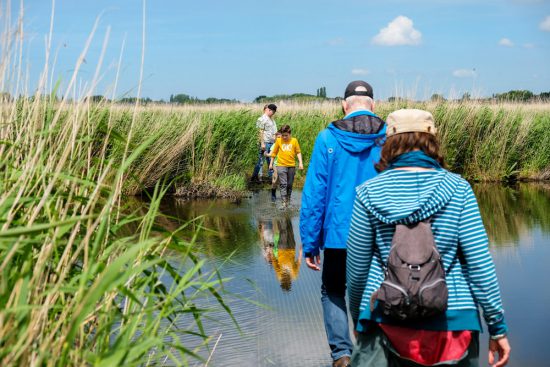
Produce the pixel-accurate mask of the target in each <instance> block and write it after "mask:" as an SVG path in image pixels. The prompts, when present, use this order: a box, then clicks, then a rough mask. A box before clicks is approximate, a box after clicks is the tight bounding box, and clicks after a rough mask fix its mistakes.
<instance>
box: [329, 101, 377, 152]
mask: <svg viewBox="0 0 550 367" xmlns="http://www.w3.org/2000/svg"><path fill="white" fill-rule="evenodd" d="M327 129H328V131H329V132H330V133H331V134H332V135H333V136H334V138H336V140H337V141H338V143H339V144H340V146H341V147H342V148H344V149H345V150H347V151H349V152H352V153H360V152H363V151H365V150H368V149H370V148H371V147H372V146H373V145H375V144H380V143H381V142H383V139H384V138H385V136H386V124H385V123H384V121H383V120H382V119H381V118H379V117H378V116H376V115H373V114H370V113H368V114H367V113H366V111H365V113H360V114H355V115H351V116H350V117H348V118H345V119H343V120H338V121H334V122H332V123H331V124H330V125H329V126H328V128H327Z"/></svg>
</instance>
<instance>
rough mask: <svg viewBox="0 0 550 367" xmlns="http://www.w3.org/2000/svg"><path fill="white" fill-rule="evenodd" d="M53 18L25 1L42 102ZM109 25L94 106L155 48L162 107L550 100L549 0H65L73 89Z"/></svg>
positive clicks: (62, 59) (62, 33)
mask: <svg viewBox="0 0 550 367" xmlns="http://www.w3.org/2000/svg"><path fill="white" fill-rule="evenodd" d="M0 3H2V5H3V6H4V9H6V6H5V4H6V0H0ZM18 11H19V3H18V2H17V1H16V2H14V3H12V5H11V13H12V14H15V13H17V12H18ZM0 12H1V10H0ZM4 13H6V12H4ZM51 13H52V2H51V1H47V0H27V1H25V2H24V29H25V36H24V45H25V50H24V53H23V55H24V59H25V65H26V66H27V70H28V73H29V76H28V79H29V82H28V83H29V89H30V90H32V89H33V88H35V85H36V83H37V80H38V76H39V75H40V72H41V71H42V69H43V68H44V65H45V54H46V51H45V49H46V43H47V42H46V40H47V36H48V34H49V30H50V16H51ZM96 20H97V21H98V25H97V29H96V31H95V33H94V34H93V39H92V41H91V44H90V49H89V51H88V53H87V54H86V56H85V62H84V63H83V64H82V67H81V69H80V70H79V73H78V75H77V88H76V92H74V93H75V95H76V94H82V93H85V90H86V88H87V87H89V86H90V84H91V82H90V81H91V80H92V79H93V78H94V75H95V74H96V66H97V65H98V63H99V60H100V59H101V55H103V57H102V60H103V62H102V67H101V70H100V72H99V74H98V75H99V76H100V82H99V83H98V84H97V86H96V87H95V91H94V93H93V94H105V95H109V96H110V95H111V94H113V89H114V85H115V81H116V90H115V91H114V95H115V96H116V97H118V98H120V97H123V96H135V95H136V94H137V93H138V89H139V88H138V85H139V81H140V71H141V65H142V63H141V60H142V44H144V45H145V49H144V53H143V55H144V62H143V79H142V85H141V96H142V97H150V98H152V99H155V100H159V99H164V100H168V99H169V98H170V95H171V94H179V93H184V94H188V95H191V96H194V97H198V98H201V99H204V98H208V97H216V98H230V99H238V100H241V101H252V100H253V99H254V98H256V97H257V96H260V95H268V96H269V95H275V94H292V93H310V94H316V91H317V89H318V88H320V87H323V86H324V87H326V91H327V96H329V97H338V96H342V94H343V92H344V89H345V87H346V85H347V83H348V82H350V81H352V80H357V79H362V80H365V81H367V82H369V83H370V84H371V85H372V86H373V88H374V94H375V98H376V99H379V100H384V99H387V98H388V97H391V96H399V97H408V98H414V99H427V98H429V97H430V96H431V95H432V94H434V93H439V94H443V95H444V96H446V97H448V98H458V97H460V96H462V95H463V93H470V94H472V95H474V96H490V95H492V94H493V93H502V92H506V91H508V90H512V89H527V90H531V91H533V92H534V93H536V94H538V93H540V92H547V91H550V66H549V65H550V0H415V1H410V0H384V1H382V0H379V1H370V0H363V1H359V0H339V1H328V0H314V1H313V0H294V1H290V0H277V1H272V0H242V1H235V0H233V1H232V0H217V1H216V0H201V1H196V0H194V1H188V0H180V1H175V0H157V1H152V0H150V1H146V2H145V3H144V2H143V1H139V0H93V1H92V0H89V1H80V0H57V1H55V7H54V21H53V33H52V40H51V55H52V56H51V57H50V61H49V64H51V66H50V73H52V74H51V76H50V78H51V79H52V80H59V81H60V83H61V85H62V89H63V88H64V87H66V86H67V84H68V81H69V80H70V79H71V76H72V74H73V73H74V70H75V65H76V63H77V60H78V58H79V55H80V54H81V52H82V51H83V49H84V47H85V44H86V40H87V39H88V37H89V36H90V34H91V32H92V29H93V28H94V23H95V22H96ZM143 20H145V22H143ZM143 27H144V28H145V32H143V29H144V28H143ZM143 33H144V34H145V40H144V42H143V37H142V36H143ZM104 45H105V46H104ZM103 49H104V50H105V51H104V52H102V50H103ZM119 60H121V62H120V63H119ZM119 64H120V68H118V66H119ZM117 70H118V72H117ZM117 75H118V77H117Z"/></svg>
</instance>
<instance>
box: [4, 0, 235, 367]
mask: <svg viewBox="0 0 550 367" xmlns="http://www.w3.org/2000/svg"><path fill="white" fill-rule="evenodd" d="M5 9H6V8H4V4H3V3H2V4H0V23H2V24H3V25H5V29H6V30H5V32H6V33H7V35H6V34H1V35H0V51H1V52H0V91H3V90H8V89H9V90H11V91H12V95H19V93H22V95H23V96H22V97H18V98H16V99H12V98H6V95H5V94H2V95H1V96H0V365H1V366H17V367H18V366H88V365H90V366H91V365H94V366H144V365H165V364H169V365H184V366H187V365H191V364H195V363H197V362H204V361H206V360H207V357H208V355H209V354H210V353H212V349H209V348H210V335H207V332H206V331H205V329H204V327H203V324H202V320H203V318H204V317H208V315H209V314H210V313H211V312H217V313H218V314H219V311H220V310H221V311H222V312H226V314H227V315H228V319H229V320H231V319H232V314H231V311H230V309H229V307H228V305H227V302H226V301H227V297H228V295H227V293H226V292H225V290H224V285H223V284H224V283H223V282H224V279H223V278H222V277H221V276H220V275H219V273H218V272H217V270H216V269H213V268H212V266H209V265H208V264H206V262H205V260H203V259H202V258H201V257H200V255H199V254H197V250H196V247H195V245H194V241H193V236H191V237H181V236H179V234H180V232H181V231H183V230H184V229H185V228H186V227H187V226H188V225H189V223H179V224H178V225H177V226H175V227H174V228H172V229H170V230H168V229H165V228H163V227H162V226H160V225H158V223H159V216H160V212H159V205H160V201H161V199H162V198H163V196H164V195H165V194H166V190H167V187H169V185H167V182H168V181H167V180H168V178H167V177H166V176H163V175H162V174H160V173H159V175H158V176H155V180H154V182H153V181H151V180H150V181H147V182H146V184H147V187H148V188H149V191H148V195H149V198H148V201H147V206H146V208H145V209H140V210H134V209H132V207H131V206H129V205H126V202H127V197H126V196H124V195H123V190H124V189H125V187H127V186H129V185H130V186H131V184H128V183H129V182H132V183H133V182H136V181H135V175H134V173H133V172H132V170H130V167H132V168H135V167H141V164H142V162H144V161H145V162H147V164H151V163H154V164H158V165H159V166H160V167H161V168H162V171H163V172H164V171H165V172H171V171H170V169H169V167H165V166H162V163H165V162H166V161H163V162H158V161H157V160H155V159H156V158H155V157H156V151H155V144H158V138H159V134H158V133H157V132H155V131H145V130H144V129H143V128H142V127H141V128H140V129H135V128H134V127H133V126H134V124H133V121H135V120H136V119H135V115H136V112H137V110H136V109H132V108H127V107H125V108H124V109H123V111H121V113H118V112H117V111H118V110H117V108H116V107H114V106H112V105H110V104H91V103H89V102H88V100H87V99H86V98H83V99H81V100H73V101H70V100H68V99H67V98H61V99H58V98H57V95H63V96H71V95H73V94H74V93H73V92H74V88H75V83H74V81H75V76H76V74H77V72H78V71H77V70H78V67H79V65H80V63H81V61H79V63H77V66H76V69H75V74H74V76H73V78H72V79H71V80H70V81H69V82H68V86H67V89H66V90H63V91H59V90H57V89H55V88H54V90H53V92H52V93H51V94H48V95H45V94H43V93H40V91H43V90H45V89H47V88H46V83H47V80H51V78H50V76H49V74H48V73H49V71H48V70H49V69H48V65H46V66H45V68H44V72H43V76H42V77H41V78H40V82H39V86H38V88H37V92H36V94H34V95H33V96H32V97H25V95H28V93H26V91H25V88H24V82H23V81H24V80H25V78H24V77H23V76H22V74H21V68H20V67H19V66H18V65H20V62H21V59H20V58H19V57H18V55H21V54H22V49H23V47H22V45H23V34H22V27H21V20H19V21H17V22H16V23H17V25H16V26H15V27H14V28H12V27H11V20H10V19H9V15H10V14H11V11H10V10H9V2H8V3H7V9H8V11H7V12H4V10H5ZM3 16H4V17H6V18H7V19H4V18H3ZM4 21H5V22H4ZM3 22H4V23H3ZM92 33H93V32H92ZM50 37H51V36H50ZM50 39H51V38H50ZM86 48H87V46H86V47H85V49H86ZM84 54H85V52H83V55H82V57H81V58H80V60H82V59H83V57H84ZM94 84H95V83H94V82H92V83H91V84H90V85H91V86H92V87H93V85H94ZM91 93H92V90H91V89H90V90H89V91H86V93H85V94H84V96H86V95H91ZM134 108H138V107H137V106H135V107H134ZM148 116H150V115H149V114H143V115H141V117H140V120H139V121H140V122H141V123H144V122H145V121H147V118H148ZM115 123H116V127H115ZM119 128H124V130H117V129H119ZM140 134H141V135H140ZM133 135H135V136H137V139H132V138H131V137H132V136H133ZM178 139H180V140H182V144H183V143H185V141H184V139H185V134H183V137H182V136H179V134H178ZM170 143H172V142H170ZM196 228H197V230H198V229H199V228H200V226H196ZM182 238H189V240H187V241H186V240H182ZM189 336H190V337H191V339H192V340H193V341H194V342H193V343H192V344H189V340H190V338H189ZM184 340H185V341H184ZM212 344H214V343H212Z"/></svg>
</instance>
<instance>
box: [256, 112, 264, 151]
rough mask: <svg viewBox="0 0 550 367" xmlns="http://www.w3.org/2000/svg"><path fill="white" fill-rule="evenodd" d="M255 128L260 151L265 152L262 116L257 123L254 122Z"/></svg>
mask: <svg viewBox="0 0 550 367" xmlns="http://www.w3.org/2000/svg"><path fill="white" fill-rule="evenodd" d="M256 127H257V128H258V134H259V135H258V136H259V139H260V147H261V149H262V151H264V150H265V141H264V131H265V121H264V119H263V116H261V117H260V118H258V121H256Z"/></svg>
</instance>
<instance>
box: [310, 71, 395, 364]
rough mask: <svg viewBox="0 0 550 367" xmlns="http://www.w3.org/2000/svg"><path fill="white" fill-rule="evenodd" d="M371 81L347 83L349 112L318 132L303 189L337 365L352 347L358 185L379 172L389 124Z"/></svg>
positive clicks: (312, 261)
mask: <svg viewBox="0 0 550 367" xmlns="http://www.w3.org/2000/svg"><path fill="white" fill-rule="evenodd" d="M373 98H374V97H373V90H372V87H371V86H370V84H368V83H366V82H364V81H361V80H357V81H353V82H351V83H349V84H348V86H347V87H346V90H345V92H344V100H343V101H342V109H343V110H344V113H345V117H344V118H343V119H342V120H338V121H334V122H332V123H331V124H329V126H328V128H326V129H325V130H323V131H321V132H320V133H319V135H318V136H317V140H316V141H315V145H314V147H313V153H312V156H311V162H310V164H309V167H308V172H307V176H306V182H305V185H304V189H303V191H302V207H301V210H300V237H301V239H302V245H303V251H304V253H305V257H306V265H307V266H308V267H309V268H310V269H313V270H315V271H319V270H321V258H320V250H321V249H323V248H324V259H323V267H322V270H323V272H322V286H321V302H322V305H323V317H324V323H325V330H326V333H327V339H328V344H329V346H330V350H331V357H332V359H333V361H334V362H333V366H334V367H345V366H348V365H349V362H350V356H351V353H352V349H353V343H352V341H351V337H350V333H349V323H348V315H347V310H346V300H345V293H346V240H347V237H348V230H349V222H350V218H351V210H352V207H353V200H354V199H355V187H356V186H358V185H359V184H361V183H362V182H364V181H365V180H367V179H369V178H372V177H374V176H375V175H376V174H377V172H376V170H375V169H374V164H375V163H376V162H378V159H379V158H380V148H381V147H380V144H381V143H382V140H383V138H384V136H385V123H384V121H383V120H382V119H380V118H379V117H378V116H376V115H375V114H374V112H373V111H374V100H373Z"/></svg>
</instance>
